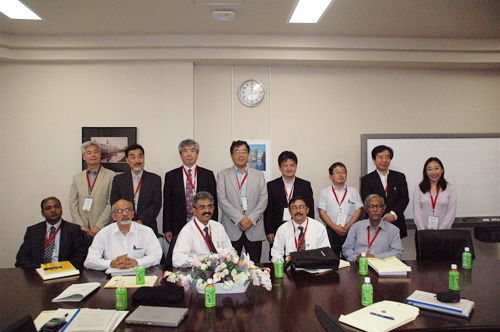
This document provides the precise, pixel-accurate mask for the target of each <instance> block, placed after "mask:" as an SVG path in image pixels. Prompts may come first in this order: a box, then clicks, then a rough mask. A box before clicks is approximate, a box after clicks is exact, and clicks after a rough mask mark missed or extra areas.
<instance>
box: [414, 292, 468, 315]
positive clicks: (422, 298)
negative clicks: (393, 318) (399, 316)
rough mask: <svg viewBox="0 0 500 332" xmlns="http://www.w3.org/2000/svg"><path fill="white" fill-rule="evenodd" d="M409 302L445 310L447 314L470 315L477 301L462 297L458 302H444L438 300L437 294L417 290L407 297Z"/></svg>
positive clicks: (434, 309) (427, 307)
mask: <svg viewBox="0 0 500 332" xmlns="http://www.w3.org/2000/svg"><path fill="white" fill-rule="evenodd" d="M406 301H408V303H410V304H413V305H414V306H416V307H419V308H423V309H428V310H433V311H439V312H444V313H446V314H450V315H455V316H460V317H466V318H467V317H469V315H470V313H471V311H472V309H474V306H475V303H474V302H472V301H469V300H466V299H460V302H457V303H444V302H440V301H438V299H437V298H436V294H434V293H428V292H423V291H419V290H416V291H414V292H413V294H411V295H410V296H408V298H407V299H406Z"/></svg>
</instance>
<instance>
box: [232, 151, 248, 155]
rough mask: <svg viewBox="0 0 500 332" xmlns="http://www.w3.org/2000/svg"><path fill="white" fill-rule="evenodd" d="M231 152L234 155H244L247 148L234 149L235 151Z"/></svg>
mask: <svg viewBox="0 0 500 332" xmlns="http://www.w3.org/2000/svg"><path fill="white" fill-rule="evenodd" d="M233 154H235V155H239V154H243V155H245V154H248V151H247V150H242V151H240V150H236V151H234V152H233Z"/></svg>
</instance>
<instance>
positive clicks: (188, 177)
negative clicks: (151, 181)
mask: <svg viewBox="0 0 500 332" xmlns="http://www.w3.org/2000/svg"><path fill="white" fill-rule="evenodd" d="M182 169H183V170H184V174H186V177H187V179H188V181H189V183H190V184H191V187H192V188H193V190H196V187H195V185H196V178H197V174H198V166H196V167H195V169H194V178H195V181H194V182H193V181H191V177H190V176H189V174H188V172H186V168H185V167H184V166H182ZM141 180H142V177H141Z"/></svg>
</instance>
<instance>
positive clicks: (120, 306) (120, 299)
mask: <svg viewBox="0 0 500 332" xmlns="http://www.w3.org/2000/svg"><path fill="white" fill-rule="evenodd" d="M115 302H116V310H126V309H127V289H126V288H125V281H119V282H118V287H116V290H115Z"/></svg>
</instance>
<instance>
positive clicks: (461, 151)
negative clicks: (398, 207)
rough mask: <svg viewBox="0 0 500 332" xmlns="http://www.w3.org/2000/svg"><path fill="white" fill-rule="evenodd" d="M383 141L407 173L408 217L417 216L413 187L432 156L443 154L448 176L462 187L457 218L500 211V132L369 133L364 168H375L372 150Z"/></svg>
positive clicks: (363, 140) (365, 171) (363, 151)
mask: <svg viewBox="0 0 500 332" xmlns="http://www.w3.org/2000/svg"><path fill="white" fill-rule="evenodd" d="M378 145H387V146H389V147H391V148H392V149H393V150H394V157H393V160H392V161H391V166H390V169H393V170H395V171H398V172H402V173H404V174H405V175H406V180H407V182H408V192H409V195H410V203H409V204H408V207H407V208H406V210H405V217H406V218H407V219H412V218H413V193H414V190H415V187H416V186H418V184H419V183H420V182H421V181H422V170H423V168H424V164H425V161H426V160H427V159H428V158H429V157H438V158H439V159H440V160H441V162H442V163H443V166H444V169H445V179H446V181H448V182H449V183H451V184H453V185H454V186H455V188H456V190H457V215H456V217H457V218H458V217H464V218H467V217H490V216H498V215H500V134H387V135H384V134H364V135H361V167H362V169H361V174H363V175H365V174H368V173H370V172H372V171H374V170H375V165H374V164H373V160H372V157H371V152H372V150H373V148H374V147H376V146H378Z"/></svg>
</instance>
